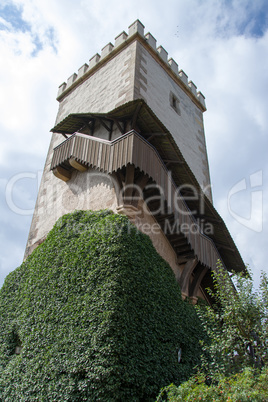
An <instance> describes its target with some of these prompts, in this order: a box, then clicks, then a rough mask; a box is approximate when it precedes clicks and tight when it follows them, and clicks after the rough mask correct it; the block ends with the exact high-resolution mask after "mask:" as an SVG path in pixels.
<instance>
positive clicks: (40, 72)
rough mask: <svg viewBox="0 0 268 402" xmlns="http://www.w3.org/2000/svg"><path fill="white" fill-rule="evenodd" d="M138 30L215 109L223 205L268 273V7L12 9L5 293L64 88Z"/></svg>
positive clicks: (66, 5) (4, 146) (211, 126)
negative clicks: (84, 67)
mask: <svg viewBox="0 0 268 402" xmlns="http://www.w3.org/2000/svg"><path fill="white" fill-rule="evenodd" d="M136 19H139V20H140V21H141V22H142V23H143V24H144V25H145V33H147V32H151V34H152V35H153V36H154V37H155V38H156V40H157V45H158V46H160V45H162V46H163V47H164V48H165V49H166V51H167V52H168V54H169V57H172V58H173V59H174V60H176V62H177V63H178V64H179V68H180V69H183V70H184V71H185V72H186V74H187V75H188V77H189V80H192V81H193V82H194V83H195V84H196V85H197V88H198V90H200V91H201V92H202V93H203V94H204V95H205V97H206V105H207V111H206V112H205V113H204V123H205V134H206V142H207V151H208V158H209V165H210V175H211V182H212V192H213V201H214V205H215V207H216V209H217V211H218V212H219V213H220V215H221V216H222V218H223V219H224V221H225V223H226V225H227V227H228V229H229V231H230V233H231V235H232V237H233V239H234V241H235V243H236V245H237V247H238V249H239V251H240V253H241V256H242V258H243V260H244V262H245V263H246V264H248V265H249V267H250V269H251V271H252V273H253V278H254V283H255V284H256V286H257V285H258V283H259V278H260V274H261V271H265V272H267V273H268V264H267V261H268V243H267V237H268V211H267V205H268V159H267V153H268V3H267V0H254V1H252V0H166V1H164V2H163V1H159V0H148V1H146V0H125V1H124V2H122V1H119V0H110V1H109V2H107V1H106V0H90V1H89V0H76V1H73V0H46V1H44V0H14V1H12V0H1V4H0V136H1V147H0V212H1V215H0V219H1V226H0V228H1V229H0V286H1V285H2V283H3V281H4V278H5V277H6V275H7V274H8V273H9V272H10V271H12V270H13V269H15V268H16V267H17V266H19V265H20V264H21V263H22V260H23V255H24V250H25V246H26V242H27V237H28V233H29V228H30V224H31V218H32V213H33V209H34V206H35V201H36V197H37V191H38V185H39V183H40V179H41V175H42V170H43V166H44V163H45V158H46V154H47V150H48V146H49V142H50V137H51V134H50V129H51V128H52V127H53V126H54V123H55V118H56V113H57V108H58V104H57V101H56V96H57V90H58V87H59V85H60V84H61V83H62V82H64V81H66V80H67V79H68V77H69V76H70V75H72V74H73V73H74V72H77V71H78V69H79V68H80V67H81V66H82V65H83V64H84V63H87V62H88V60H89V59H90V58H91V57H92V56H93V55H94V54H96V53H100V52H101V49H102V48H103V47H104V46H105V45H106V44H107V43H109V42H112V43H114V38H115V37H116V36H117V35H118V34H120V33H121V32H122V31H126V32H128V26H129V25H130V24H131V23H132V22H134V21H135V20H136Z"/></svg>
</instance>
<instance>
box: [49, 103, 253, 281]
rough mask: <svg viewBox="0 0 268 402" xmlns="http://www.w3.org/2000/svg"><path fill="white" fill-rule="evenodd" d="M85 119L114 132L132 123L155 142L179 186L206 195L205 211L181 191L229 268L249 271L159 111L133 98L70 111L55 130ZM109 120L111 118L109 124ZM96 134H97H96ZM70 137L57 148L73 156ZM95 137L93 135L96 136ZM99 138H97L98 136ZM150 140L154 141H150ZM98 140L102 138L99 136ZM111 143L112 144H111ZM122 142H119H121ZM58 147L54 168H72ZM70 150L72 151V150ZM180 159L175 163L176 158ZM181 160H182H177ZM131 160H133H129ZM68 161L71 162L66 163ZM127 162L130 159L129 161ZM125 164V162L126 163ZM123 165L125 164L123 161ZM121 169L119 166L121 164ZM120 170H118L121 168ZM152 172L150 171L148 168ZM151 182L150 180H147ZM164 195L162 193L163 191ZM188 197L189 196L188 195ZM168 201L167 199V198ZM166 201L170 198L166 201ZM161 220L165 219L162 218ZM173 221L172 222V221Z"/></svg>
mask: <svg viewBox="0 0 268 402" xmlns="http://www.w3.org/2000/svg"><path fill="white" fill-rule="evenodd" d="M85 119H86V120H88V121H90V122H91V123H90V124H91V125H95V122H96V121H97V120H98V119H102V121H103V122H104V123H105V126H107V127H106V129H107V131H108V132H110V131H109V130H110V129H111V127H115V126H116V127H117V128H119V127H120V128H121V129H119V130H120V133H122V131H124V129H125V128H126V127H128V129H129V131H131V130H133V129H134V128H133V125H135V127H136V129H137V131H135V136H136V137H137V135H139V138H140V139H143V144H146V149H148V147H149V146H151V147H152V148H153V149H154V150H155V151H156V154H157V155H158V159H159V160H161V164H162V165H163V166H164V168H165V170H166V172H168V175H169V176H170V177H171V179H172V181H173V182H174V184H175V186H176V188H178V187H184V186H186V187H187V185H190V186H193V187H194V188H195V189H196V191H197V193H198V194H199V195H200V197H201V198H202V202H203V204H202V211H200V200H199V199H198V200H195V199H192V198H193V197H189V196H188V197H187V195H189V194H188V193H187V191H186V190H185V189H184V190H183V191H182V193H180V195H181V198H182V200H183V203H184V204H185V205H186V206H187V208H188V210H189V213H192V214H193V217H194V218H195V220H196V221H197V222H198V224H199V226H200V221H201V223H202V224H203V226H204V225H206V224H210V225H211V227H212V228H213V231H212V233H209V234H208V235H207V237H209V238H210V239H211V240H212V241H213V244H214V246H215V248H216V249H217V250H218V252H219V255H220V259H221V260H222V261H223V263H224V265H225V266H226V268H227V269H228V270H229V271H236V272H241V271H242V272H245V273H246V272H247V270H246V267H245V264H244V262H243V260H242V258H241V256H240V254H239V251H238V250H237V247H236V245H235V243H234V241H233V239H232V237H231V236H230V233H229V231H228V229H227V228H226V225H225V223H224V221H223V220H222V218H221V217H220V215H219V214H218V212H217V211H216V210H215V208H214V207H213V205H212V203H211V201H210V200H209V199H208V197H207V196H206V195H205V194H204V193H203V191H202V189H201V188H200V185H199V183H198V182H197V180H196V178H195V176H194V174H193V173H192V171H191V169H190V168H189V166H188V164H187V163H186V161H185V159H184V157H183V155H182V153H181V151H180V149H179V148H178V146H177V144H176V142H175V141H174V139H173V137H172V135H171V133H170V132H169V131H168V130H167V129H166V127H165V126H164V125H163V124H162V123H161V122H160V120H159V119H158V118H157V117H156V116H155V114H154V113H153V112H152V110H151V109H150V108H149V107H148V105H147V104H146V103H145V102H144V101H143V100H141V99H139V100H136V101H131V102H128V103H126V104H124V105H122V106H120V107H118V108H116V109H114V110H113V111H111V112H108V113H106V114H103V113H102V114H98V113H94V114H93V113H81V114H70V115H69V116H67V117H66V118H65V119H64V120H62V121H61V122H60V123H59V124H57V125H56V126H55V127H54V128H53V129H52V130H51V131H52V132H55V133H64V134H68V135H69V136H70V135H73V134H74V133H76V132H78V131H79V130H81V128H82V125H83V124H84V122H85ZM111 121H113V122H115V124H114V125H113V126H112V125H111V124H109V122H111ZM106 122H108V123H107V124H106ZM74 135H75V136H76V138H78V134H74ZM79 136H82V137H85V138H88V139H89V138H90V136H88V135H85V134H79ZM123 137H126V134H122V135H121V136H120V137H119V138H118V139H117V140H114V141H112V142H110V145H111V144H114V146H115V144H119V142H120V138H121V139H122V138H123ZM71 138H72V137H71ZM94 138H96V137H94ZM69 140H70V138H69V139H68V140H66V141H64V142H63V143H62V144H60V145H59V147H57V148H61V152H62V148H66V150H65V153H66V155H67V154H68V157H67V159H68V158H70V157H71V156H73V155H72V152H71V149H70V144H71V143H70V142H69ZM92 140H93V139H92ZM96 140H97V138H96ZM148 140H150V141H148ZM98 141H101V140H99V139H98ZM102 142H103V144H105V145H103V146H106V143H107V144H108V143H109V141H105V140H102ZM107 146H108V145H107ZM117 146H119V145H117ZM57 148H56V149H55V150H54V156H53V161H52V165H51V168H52V169H55V168H56V167H57V166H62V167H63V168H65V169H67V170H69V169H70V168H71V167H70V166H69V163H68V162H67V163H66V162H65V161H63V160H61V161H57V163H56V162H55V161H56V159H55V158H56V154H57V153H58V151H57ZM68 152H69V153H68ZM146 159H148V155H147V156H146ZM173 161H174V162H176V163H172V162H173ZM177 161H178V162H179V163H177ZM78 162H79V163H82V164H83V162H81V160H79V158H78ZM85 163H87V164H88V166H92V167H95V168H98V169H103V170H104V171H107V172H110V173H112V172H115V169H111V170H109V169H107V165H108V164H109V163H111V162H108V161H107V160H106V168H105V167H104V168H103V167H100V166H99V167H97V164H96V161H95V162H94V157H93V159H92V160H90V161H88V162H85ZM129 163H131V161H129ZM66 164H67V166H66ZM125 165H126V163H125ZM125 165H124V166H125ZM122 166H123V165H122ZM135 167H136V168H139V169H140V170H143V168H142V167H141V166H139V164H138V163H137V165H135ZM117 169H119V167H117ZM117 173H118V172H117ZM146 174H148V172H146ZM154 175H155V173H154V172H152V173H151V175H149V176H150V180H151V181H152V182H153V181H155V177H154ZM121 178H122V173H121ZM147 182H148V180H147ZM156 191H157V190H156V189H154V188H150V187H149V186H146V187H145V189H144V190H143V195H144V199H145V201H146V198H147V199H148V198H150V196H152V195H155V192H156ZM159 196H160V195H159ZM184 197H185V199H184ZM164 201H165V200H164ZM165 202H166V201H165ZM148 206H149V208H150V209H151V210H152V211H156V210H157V208H158V205H157V203H156V204H154V205H153V203H152V202H151V205H150V201H149V202H148ZM166 207H167V210H169V209H170V205H169V203H168V202H166ZM163 222H164V223H165V222H166V220H165V218H163V216H162V224H163ZM160 223H161V222H160ZM170 225H172V222H171V223H170ZM182 258H184V255H183V254H182V255H181V256H180V260H181V259H182Z"/></svg>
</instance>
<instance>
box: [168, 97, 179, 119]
mask: <svg viewBox="0 0 268 402" xmlns="http://www.w3.org/2000/svg"><path fill="white" fill-rule="evenodd" d="M169 102H170V106H171V107H172V109H173V110H175V112H176V113H178V115H179V116H180V115H181V111H180V106H179V103H180V101H179V99H178V98H177V96H176V95H174V93H173V92H170V96H169Z"/></svg>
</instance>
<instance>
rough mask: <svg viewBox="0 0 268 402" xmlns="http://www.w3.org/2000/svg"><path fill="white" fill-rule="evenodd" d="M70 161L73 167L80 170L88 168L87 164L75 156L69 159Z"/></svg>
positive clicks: (83, 170)
mask: <svg viewBox="0 0 268 402" xmlns="http://www.w3.org/2000/svg"><path fill="white" fill-rule="evenodd" d="M69 163H70V165H71V166H72V167H73V168H75V169H76V170H79V172H85V171H86V170H87V166H85V165H82V163H80V162H77V161H76V160H75V158H73V157H72V158H70V159H69Z"/></svg>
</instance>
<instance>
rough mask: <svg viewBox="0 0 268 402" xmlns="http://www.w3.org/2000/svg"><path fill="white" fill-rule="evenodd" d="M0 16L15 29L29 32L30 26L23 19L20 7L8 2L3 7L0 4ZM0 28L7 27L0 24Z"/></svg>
mask: <svg viewBox="0 0 268 402" xmlns="http://www.w3.org/2000/svg"><path fill="white" fill-rule="evenodd" d="M0 17H2V18H3V19H4V20H5V21H7V22H8V23H9V24H11V25H12V28H13V29H14V30H16V31H21V32H31V26H30V25H29V24H28V23H27V22H26V21H24V20H23V18H22V9H21V8H18V7H16V6H14V5H13V4H8V5H6V6H4V7H1V6H0ZM0 29H1V30H3V29H7V28H6V26H4V24H1V25H0Z"/></svg>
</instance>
